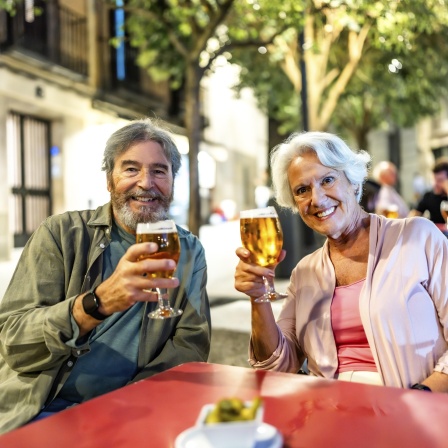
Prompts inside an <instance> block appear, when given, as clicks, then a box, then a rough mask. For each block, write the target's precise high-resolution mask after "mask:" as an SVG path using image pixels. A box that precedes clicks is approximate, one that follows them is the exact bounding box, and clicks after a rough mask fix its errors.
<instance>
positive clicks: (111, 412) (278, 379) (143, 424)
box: [0, 363, 448, 448]
mask: <svg viewBox="0 0 448 448" xmlns="http://www.w3.org/2000/svg"><path fill="white" fill-rule="evenodd" d="M257 395H261V396H262V397H263V400H264V404H265V413H264V421H265V422H267V423H269V424H271V425H274V426H275V427H276V428H278V430H279V431H280V432H281V433H282V434H283V438H284V442H285V443H284V446H285V447H291V448H296V447H326V448H329V447H332V448H333V447H343V448H350V447H362V448H368V447H375V448H378V447H380V448H385V447H391V448H392V447H394V448H395V447H400V448H401V447H403V448H404V447H406V448H412V447H415V448H425V447H431V448H438V447H448V430H447V427H446V426H445V425H446V422H447V421H448V420H447V419H448V395H445V394H435V393H429V392H422V391H414V390H404V389H397V388H389V387H381V386H368V385H362V384H355V383H346V382H342V381H336V380H323V379H316V378H310V377H307V376H304V375H293V374H286V373H276V372H262V371H254V370H252V369H250V368H243V367H233V366H225V365H218V364H207V363H188V364H184V365H181V366H178V367H175V368H173V369H170V370H168V371H166V372H164V373H161V374H159V375H156V376H154V377H152V378H149V379H147V380H143V381H140V382H138V383H136V384H132V385H130V386H127V387H124V388H122V389H120V390H117V391H115V392H111V393H109V394H106V395H103V396H102V397H99V398H96V399H93V400H90V401H88V402H86V403H84V404H82V405H79V406H76V407H74V408H72V409H69V410H67V411H64V412H61V413H59V414H57V415H55V416H53V417H49V418H47V419H44V420H41V421H39V422H36V423H32V424H29V425H26V426H24V427H22V428H20V429H17V430H15V431H11V432H9V433H7V434H5V435H3V436H0V447H1V448H11V447H17V448H19V447H20V448H25V447H26V448H29V447H59V448H71V447H73V448H101V447H108V448H121V447H123V448H124V447H126V448H137V447H154V448H169V447H173V446H174V440H175V439H176V437H177V435H178V434H179V433H181V432H182V431H183V430H185V429H187V428H188V427H190V426H192V425H194V423H195V420H196V418H197V416H198V414H199V411H200V409H201V407H202V406H203V405H204V404H206V403H213V402H216V401H217V400H219V399H220V398H223V397H231V396H237V397H240V398H242V399H244V400H249V399H252V398H253V397H255V396H257Z"/></svg>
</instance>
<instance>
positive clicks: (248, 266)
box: [235, 247, 286, 298]
mask: <svg viewBox="0 0 448 448" xmlns="http://www.w3.org/2000/svg"><path fill="white" fill-rule="evenodd" d="M236 255H237V256H238V258H239V259H240V261H239V262H238V264H237V266H236V270H235V289H236V290H237V291H240V292H242V293H244V294H247V295H248V296H249V297H251V298H257V297H261V296H262V295H263V294H264V293H265V286H264V283H263V276H265V277H271V278H273V277H275V272H274V270H275V267H276V266H277V264H278V263H280V262H281V261H283V260H284V258H285V256H286V251H285V250H282V251H281V253H280V255H279V257H278V259H277V263H276V264H275V265H274V266H269V267H261V266H257V265H256V264H253V263H251V262H250V261H249V258H250V252H249V251H248V250H247V249H245V248H244V247H239V248H238V249H237V250H236Z"/></svg>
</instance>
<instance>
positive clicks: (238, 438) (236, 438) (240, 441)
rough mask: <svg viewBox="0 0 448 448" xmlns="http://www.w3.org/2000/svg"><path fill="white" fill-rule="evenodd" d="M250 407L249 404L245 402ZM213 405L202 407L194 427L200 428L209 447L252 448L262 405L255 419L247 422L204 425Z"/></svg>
mask: <svg viewBox="0 0 448 448" xmlns="http://www.w3.org/2000/svg"><path fill="white" fill-rule="evenodd" d="M245 405H246V406H250V405H251V402H250V401H247V402H245ZM215 406H216V405H215V404H206V405H205V406H203V407H202V409H201V412H200V413H199V417H198V419H197V420H196V427H200V428H201V431H202V433H203V434H204V436H205V437H206V439H207V441H208V442H209V443H210V446H212V447H213V448H253V447H254V446H255V442H256V433H257V428H258V427H259V426H260V424H261V423H262V422H263V412H264V408H263V404H261V405H260V406H259V408H258V409H257V412H256V415H255V418H254V419H253V420H247V421H235V422H222V423H212V424H207V423H205V419H206V417H207V415H208V414H209V413H210V412H211V411H212V410H213V409H214V407H215Z"/></svg>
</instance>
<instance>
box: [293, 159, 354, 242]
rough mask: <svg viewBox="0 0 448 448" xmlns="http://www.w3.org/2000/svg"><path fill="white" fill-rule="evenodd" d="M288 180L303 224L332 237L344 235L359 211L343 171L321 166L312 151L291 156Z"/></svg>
mask: <svg viewBox="0 0 448 448" xmlns="http://www.w3.org/2000/svg"><path fill="white" fill-rule="evenodd" d="M287 175H288V180H289V185H290V187H291V191H292V194H293V197H294V201H295V203H296V206H297V209H298V211H299V214H300V216H301V217H302V219H303V221H304V222H305V224H306V225H308V226H309V227H311V228H312V229H313V230H315V231H316V232H319V233H321V234H323V235H326V236H327V237H329V238H332V239H338V238H340V237H341V236H344V235H347V234H349V233H350V231H351V230H353V229H354V228H355V227H356V226H357V225H358V222H359V221H358V218H359V217H360V215H361V214H362V210H361V207H360V206H359V204H358V202H357V200H356V195H355V190H356V187H355V186H354V185H352V184H351V183H350V182H349V181H348V179H347V177H346V176H345V174H344V173H343V172H342V171H338V170H335V169H333V168H328V167H326V166H324V165H322V164H321V163H320V161H319V159H318V158H317V156H316V154H315V153H314V152H309V153H305V154H303V155H302V156H300V157H297V158H296V159H294V160H293V161H292V162H291V164H290V165H289V168H288V172H287Z"/></svg>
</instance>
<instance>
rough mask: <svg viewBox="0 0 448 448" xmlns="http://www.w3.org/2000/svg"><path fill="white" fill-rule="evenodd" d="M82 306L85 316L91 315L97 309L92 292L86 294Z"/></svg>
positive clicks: (97, 304) (97, 305) (96, 302)
mask: <svg viewBox="0 0 448 448" xmlns="http://www.w3.org/2000/svg"><path fill="white" fill-rule="evenodd" d="M82 306H83V308H84V312H85V313H86V314H89V315H90V314H92V313H94V312H95V311H96V310H97V309H98V308H99V303H98V301H97V300H96V297H95V295H94V294H93V292H88V293H87V294H86V295H85V296H84V298H83V299H82Z"/></svg>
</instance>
